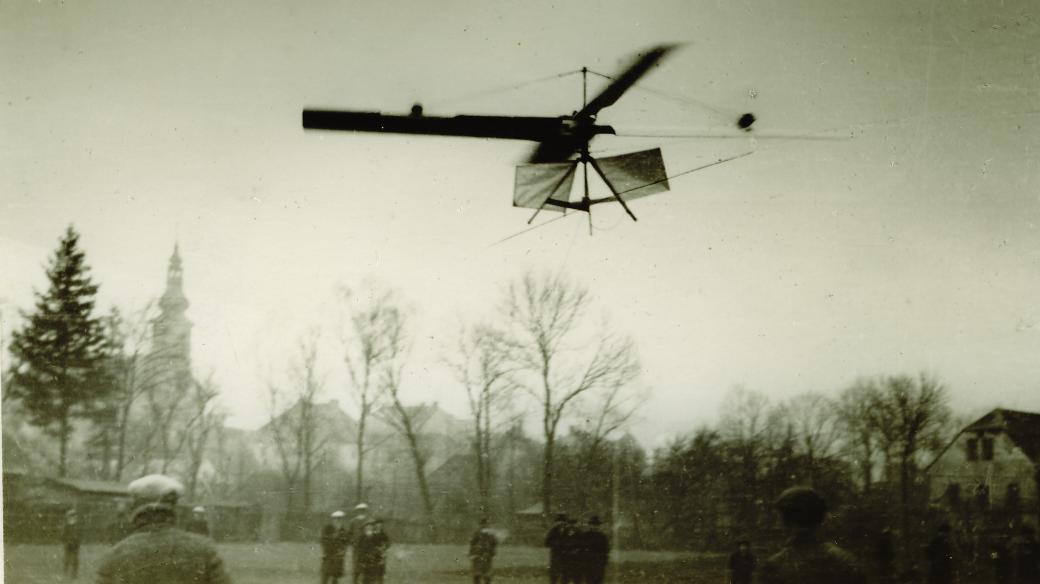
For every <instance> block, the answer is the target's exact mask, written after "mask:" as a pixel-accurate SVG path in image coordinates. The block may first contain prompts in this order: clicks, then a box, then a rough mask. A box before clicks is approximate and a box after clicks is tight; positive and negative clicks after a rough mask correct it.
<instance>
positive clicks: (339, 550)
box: [321, 525, 350, 578]
mask: <svg viewBox="0 0 1040 584" xmlns="http://www.w3.org/2000/svg"><path fill="white" fill-rule="evenodd" d="M348 545H350V535H349V534H348V533H347V530H346V529H344V528H342V527H339V528H337V527H334V526H332V525H326V526H325V527H323V528H322V530H321V571H322V573H324V574H328V575H330V576H335V577H337V578H338V577H340V576H342V575H343V558H344V557H345V556H346V555H347V546H348Z"/></svg>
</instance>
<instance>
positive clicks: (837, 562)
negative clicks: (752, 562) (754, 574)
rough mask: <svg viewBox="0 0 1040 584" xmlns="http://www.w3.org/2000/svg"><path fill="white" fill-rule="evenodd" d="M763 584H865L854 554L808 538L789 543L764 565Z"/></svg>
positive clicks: (797, 538)
mask: <svg viewBox="0 0 1040 584" xmlns="http://www.w3.org/2000/svg"><path fill="white" fill-rule="evenodd" d="M760 577H761V582H762V583H763V584H836V583H838V582H840V583H841V584H863V582H865V579H864V576H863V571H862V569H860V567H859V565H858V563H857V562H856V560H855V558H853V557H852V554H850V553H848V552H846V551H845V550H843V549H841V548H839V547H838V546H836V545H834V544H831V543H824V542H821V541H818V540H817V539H816V538H815V536H812V535H809V534H806V535H803V536H800V537H796V538H793V539H792V540H790V541H789V542H788V543H787V545H786V546H784V548H783V549H781V550H780V551H779V552H777V553H776V554H774V555H773V556H771V557H770V558H769V559H767V560H766V561H765V562H763V563H762V570H761V572H760Z"/></svg>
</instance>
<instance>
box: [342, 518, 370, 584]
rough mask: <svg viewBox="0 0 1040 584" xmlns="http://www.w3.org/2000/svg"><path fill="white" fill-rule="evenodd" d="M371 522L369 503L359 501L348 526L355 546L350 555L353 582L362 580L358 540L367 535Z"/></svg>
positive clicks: (348, 533) (351, 541)
mask: <svg viewBox="0 0 1040 584" xmlns="http://www.w3.org/2000/svg"><path fill="white" fill-rule="evenodd" d="M368 522H369V517H368V505H366V504H365V503H358V504H357V505H355V506H354V517H352V518H351V519H350V525H349V526H348V527H347V535H348V540H349V542H350V545H353V546H354V551H353V553H351V555H350V563H351V567H352V569H353V577H354V578H353V584H358V583H359V582H361V564H360V562H359V560H358V550H357V545H358V542H359V541H361V538H362V537H363V536H364V535H365V525H367V524H368Z"/></svg>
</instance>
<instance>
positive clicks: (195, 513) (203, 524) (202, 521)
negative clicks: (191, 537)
mask: <svg viewBox="0 0 1040 584" xmlns="http://www.w3.org/2000/svg"><path fill="white" fill-rule="evenodd" d="M188 531H190V532H192V533H197V534H199V535H201V536H203V537H209V521H207V519H206V508H205V507H202V506H199V507H195V508H194V509H192V510H191V519H189V520H188Z"/></svg>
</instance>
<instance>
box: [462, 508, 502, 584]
mask: <svg viewBox="0 0 1040 584" xmlns="http://www.w3.org/2000/svg"><path fill="white" fill-rule="evenodd" d="M497 547H498V538H496V537H495V534H494V533H492V532H491V530H490V529H488V520H487V517H482V518H481V519H480V527H479V528H477V532H476V533H474V534H473V537H471V538H470V540H469V562H470V566H471V567H472V569H473V584H491V561H492V560H493V559H494V558H495V549H496V548H497Z"/></svg>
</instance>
